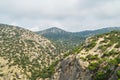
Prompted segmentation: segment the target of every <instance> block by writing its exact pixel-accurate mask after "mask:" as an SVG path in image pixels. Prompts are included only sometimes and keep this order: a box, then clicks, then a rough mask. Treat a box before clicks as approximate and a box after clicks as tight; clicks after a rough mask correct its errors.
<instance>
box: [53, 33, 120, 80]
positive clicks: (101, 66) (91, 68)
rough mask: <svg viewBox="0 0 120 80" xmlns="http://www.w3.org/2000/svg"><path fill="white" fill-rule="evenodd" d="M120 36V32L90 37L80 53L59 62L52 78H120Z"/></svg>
mask: <svg viewBox="0 0 120 80" xmlns="http://www.w3.org/2000/svg"><path fill="white" fill-rule="evenodd" d="M119 38H120V32H111V33H109V34H103V35H98V36H95V37H92V38H89V39H88V41H87V43H85V45H83V47H82V50H81V51H80V52H79V53H78V54H72V55H69V56H68V57H66V58H65V59H63V60H62V61H61V62H60V63H59V65H58V66H57V67H56V72H55V74H54V76H53V78H52V80H118V78H119V76H118V73H117V71H120V66H119V63H120V42H119ZM113 39H114V40H113ZM103 47H104V48H103Z"/></svg>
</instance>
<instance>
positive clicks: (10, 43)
mask: <svg viewBox="0 0 120 80" xmlns="http://www.w3.org/2000/svg"><path fill="white" fill-rule="evenodd" d="M60 32H61V31H60ZM58 45H59V44H58ZM0 80H120V32H119V31H111V32H109V33H104V34H99V35H96V36H91V37H89V38H87V39H86V41H85V42H84V43H83V44H81V45H80V46H79V47H78V48H75V49H74V50H73V51H70V52H69V51H67V50H66V51H65V52H64V53H60V52H59V51H58V49H57V48H56V46H54V45H53V44H52V42H51V41H49V40H48V39H46V38H44V37H42V36H40V35H38V34H36V33H34V32H32V31H29V30H26V29H23V28H20V27H17V26H11V25H5V24H0Z"/></svg>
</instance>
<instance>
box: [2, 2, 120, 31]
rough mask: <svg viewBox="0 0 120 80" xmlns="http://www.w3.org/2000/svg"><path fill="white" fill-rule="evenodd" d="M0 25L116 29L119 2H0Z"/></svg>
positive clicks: (39, 27) (118, 20)
mask: <svg viewBox="0 0 120 80" xmlns="http://www.w3.org/2000/svg"><path fill="white" fill-rule="evenodd" d="M0 23H3V24H10V25H16V26H20V27H23V28H26V29H30V30H32V31H40V30H44V29H47V28H50V27H58V28H61V29H64V30H66V31H72V32H77V31H83V30H91V29H98V28H104V27H117V26H118V27H119V26H120V0H0Z"/></svg>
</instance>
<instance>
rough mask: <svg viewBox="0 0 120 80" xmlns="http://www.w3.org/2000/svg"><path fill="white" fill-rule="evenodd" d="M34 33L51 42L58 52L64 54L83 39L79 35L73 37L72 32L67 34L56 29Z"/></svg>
mask: <svg viewBox="0 0 120 80" xmlns="http://www.w3.org/2000/svg"><path fill="white" fill-rule="evenodd" d="M36 33H37V34H39V35H42V36H44V37H46V38H48V39H49V40H51V41H52V42H53V43H54V44H55V46H56V47H57V48H58V49H57V50H60V51H59V52H64V51H66V50H70V49H73V48H74V46H78V45H79V44H80V43H82V42H83V41H84V39H85V38H84V37H82V36H81V35H75V34H74V33H72V32H67V31H64V30H62V29H59V28H56V27H53V28H49V29H46V30H43V31H39V32H36Z"/></svg>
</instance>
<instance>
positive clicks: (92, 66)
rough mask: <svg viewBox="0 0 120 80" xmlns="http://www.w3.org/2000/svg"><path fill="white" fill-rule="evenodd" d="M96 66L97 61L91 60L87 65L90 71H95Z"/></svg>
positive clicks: (97, 64) (97, 65) (97, 66)
mask: <svg viewBox="0 0 120 80" xmlns="http://www.w3.org/2000/svg"><path fill="white" fill-rule="evenodd" d="M98 68H99V63H97V62H92V63H90V65H89V66H88V69H89V70H91V71H96V70H97V69H98Z"/></svg>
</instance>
